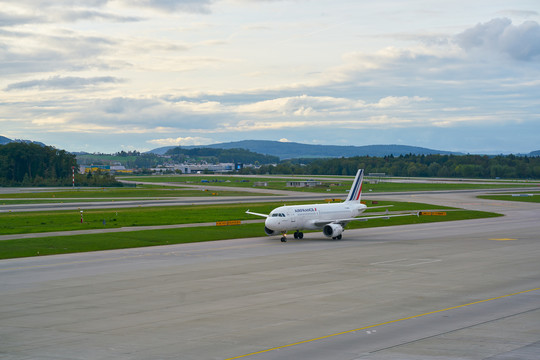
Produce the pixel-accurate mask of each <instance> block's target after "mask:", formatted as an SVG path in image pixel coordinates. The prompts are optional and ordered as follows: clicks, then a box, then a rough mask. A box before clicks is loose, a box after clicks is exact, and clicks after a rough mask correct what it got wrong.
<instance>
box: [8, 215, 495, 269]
mask: <svg viewBox="0 0 540 360" xmlns="http://www.w3.org/2000/svg"><path fill="white" fill-rule="evenodd" d="M496 216H502V215H500V214H494V213H487V212H480V211H449V212H447V216H420V217H417V216H405V217H397V218H391V219H389V220H381V219H376V220H370V221H367V222H354V221H353V222H351V223H349V225H348V227H347V228H348V229H360V228H368V227H379V226H396V225H405V224H419V223H429V222H435V221H455V220H464V219H479V218H486V217H496ZM263 228H264V225H263V224H244V225H238V226H228V227H216V226H204V227H197V228H180V229H166V230H144V231H133V232H121V233H104V234H92V235H75V236H51V237H46V238H30V239H17V240H5V241H0V259H9V258H19V257H30V256H42V255H53V254H67V253H78V252H89V251H100V250H113V249H125V248H137V247H146V246H158V245H172V244H182V243H193V242H202V241H215V240H226V239H238V238H249V237H258V236H264V230H263ZM319 237H320V238H321V239H326V238H325V237H324V236H323V235H322V233H321V234H320V236H319ZM273 238H275V239H279V237H273ZM291 241H293V240H291Z"/></svg>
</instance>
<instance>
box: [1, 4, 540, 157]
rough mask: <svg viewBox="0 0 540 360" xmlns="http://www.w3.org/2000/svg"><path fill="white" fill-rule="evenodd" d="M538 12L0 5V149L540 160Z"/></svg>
mask: <svg viewBox="0 0 540 360" xmlns="http://www.w3.org/2000/svg"><path fill="white" fill-rule="evenodd" d="M539 23H540V3H539V2H538V0H513V1H508V0H506V1H502V0H473V1H470V0H468V1H463V0H454V1H446V0H445V1H440V0H408V1H400V0H378V1H364V0H55V1H53V0H17V1H13V0H8V1H4V0H0V135H3V136H6V137H9V138H12V139H15V138H19V139H31V140H36V141H41V142H44V143H46V144H47V145H53V146H55V147H57V148H61V149H66V150H69V151H88V152H116V151H120V150H139V151H145V150H150V149H153V148H157V147H161V146H168V145H199V144H201V145H204V144H210V143H217V142H229V141H237V140H245V139H261V140H281V141H294V142H302V143H309V144H336V145H358V146H360V145H371V144H404V145H416V146H424V147H429V148H434V149H439V150H452V151H461V152H469V153H489V154H493V153H528V152H530V151H533V150H539V149H540V24H539Z"/></svg>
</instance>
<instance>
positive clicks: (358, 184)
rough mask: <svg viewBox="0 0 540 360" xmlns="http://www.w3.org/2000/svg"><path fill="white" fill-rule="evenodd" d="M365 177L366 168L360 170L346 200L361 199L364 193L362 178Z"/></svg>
mask: <svg viewBox="0 0 540 360" xmlns="http://www.w3.org/2000/svg"><path fill="white" fill-rule="evenodd" d="M363 179H364V169H360V170H358V172H357V173H356V177H355V178H354V182H353V184H352V186H351V190H349V196H347V200H345V201H360V195H362V180H363Z"/></svg>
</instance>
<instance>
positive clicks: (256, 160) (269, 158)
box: [165, 146, 279, 164]
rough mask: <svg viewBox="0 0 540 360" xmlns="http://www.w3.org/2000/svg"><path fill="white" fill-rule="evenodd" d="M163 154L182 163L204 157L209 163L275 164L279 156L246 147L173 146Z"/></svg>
mask: <svg viewBox="0 0 540 360" xmlns="http://www.w3.org/2000/svg"><path fill="white" fill-rule="evenodd" d="M165 155H167V156H170V157H171V158H172V159H173V160H174V161H177V162H180V163H183V162H188V161H189V160H190V159H200V160H202V159H204V160H205V161H206V162H209V163H235V162H236V163H244V164H273V163H274V164H275V163H278V162H279V157H277V156H273V155H264V154H259V153H255V152H252V151H249V150H246V149H213V148H204V147H202V148H194V149H184V148H181V147H179V146H178V147H175V148H173V149H169V150H167V152H166V153H165Z"/></svg>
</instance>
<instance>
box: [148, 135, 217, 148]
mask: <svg viewBox="0 0 540 360" xmlns="http://www.w3.org/2000/svg"><path fill="white" fill-rule="evenodd" d="M147 143H149V144H153V145H159V146H190V145H207V144H211V143H212V139H210V138H204V137H191V136H187V137H177V138H165V139H153V140H148V141H147Z"/></svg>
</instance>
